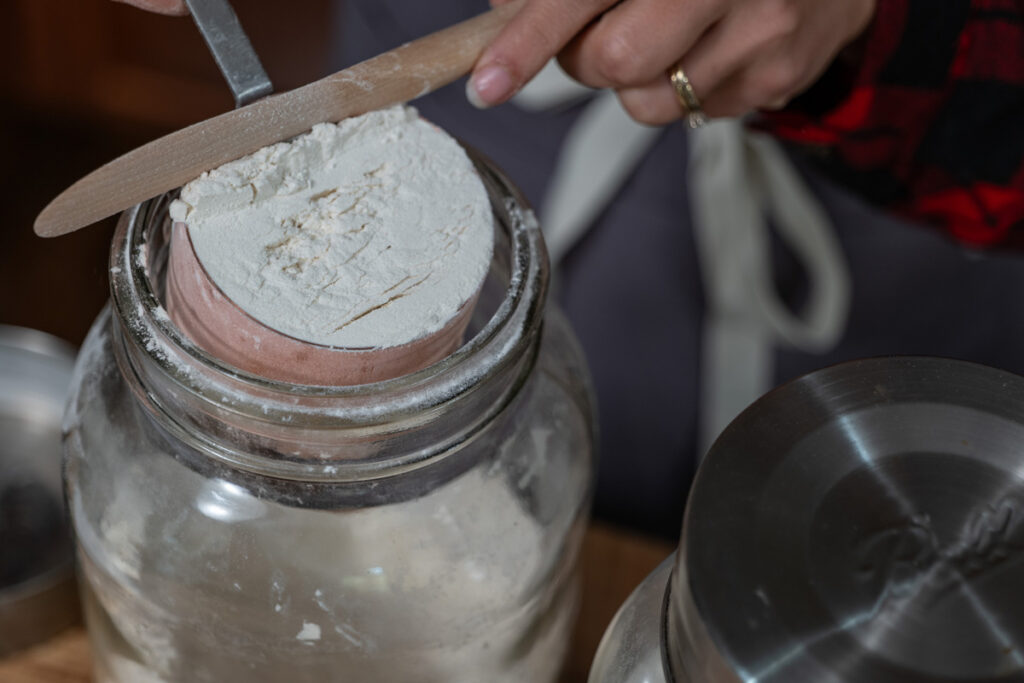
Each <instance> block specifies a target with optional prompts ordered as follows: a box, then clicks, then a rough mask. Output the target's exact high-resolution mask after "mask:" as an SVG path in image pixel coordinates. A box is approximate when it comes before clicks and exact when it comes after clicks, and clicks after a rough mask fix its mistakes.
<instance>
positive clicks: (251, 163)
mask: <svg viewBox="0 0 1024 683" xmlns="http://www.w3.org/2000/svg"><path fill="white" fill-rule="evenodd" d="M171 217H172V218H173V219H174V220H175V221H180V222H184V223H186V224H187V225H188V229H189V235H190V237H191V240H192V244H193V246H194V249H195V252H196V256H197V257H198V259H199V262H200V263H201V264H202V265H203V267H204V268H205V270H206V272H207V274H208V276H209V277H210V279H211V280H212V281H213V282H214V283H215V284H216V285H217V286H218V287H219V288H220V289H221V291H223V292H224V294H225V295H226V296H227V297H228V298H229V299H231V300H232V301H233V302H234V303H235V304H236V305H237V306H238V307H240V308H241V309H242V310H244V311H245V312H246V313H248V314H249V315H250V316H252V317H253V318H255V319H256V320H258V321H259V322H260V323H262V324H263V325H266V326H267V327H270V328H272V329H274V330H277V331H278V332H282V333H284V334H287V335H290V336H292V337H295V338H297V339H300V340H303V341H307V342H313V343H315V344H322V345H326V346H332V347H342V348H387V347H393V346H399V345H402V344H406V343H409V342H412V341H415V340H417V339H421V338H423V337H426V336H428V335H430V334H432V333H434V332H437V331H439V330H440V329H442V328H443V327H444V326H445V324H446V323H448V322H449V321H450V320H451V319H452V318H454V317H455V316H456V314H457V312H458V311H459V309H460V308H461V307H462V306H463V305H464V304H466V302H468V301H470V300H471V299H472V298H473V296H474V295H475V294H476V292H477V291H478V289H479V287H480V285H481V283H482V282H483V279H484V276H485V274H486V273H487V270H488V267H489V264H490V260H491V251H492V249H493V223H492V215H491V209H490V203H489V201H488V197H487V193H486V190H485V189H484V186H483V183H482V182H481V180H480V177H479V176H478V175H477V173H476V170H475V169H474V168H473V165H472V163H471V162H470V160H469V158H468V157H467V156H466V153H465V151H464V150H463V149H462V148H461V147H460V146H459V144H458V143H457V142H456V141H455V140H454V139H453V138H452V137H451V136H449V135H448V134H446V133H445V132H443V131H441V130H440V129H438V128H436V127H435V126H433V125H431V124H430V123H427V122H426V121H424V120H423V119H421V118H420V117H419V115H418V114H417V112H416V110H415V109H413V108H411V107H405V106H399V107H393V108H391V109H387V110H383V111H375V112H370V113H369V114H364V115H362V116H358V117H354V118H351V119H346V120H344V121H341V122H340V123H338V124H329V123H325V124H319V125H317V126H315V127H314V128H313V130H312V131H311V132H310V133H308V134H305V135H302V136H300V137H297V138H295V139H293V140H291V141H289V142H283V143H279V144H275V145H271V146H269V147H265V148H263V149H261V150H259V151H258V152H255V153H254V154H251V155H249V156H247V157H244V158H242V159H238V160H237V161H233V162H230V163H228V164H225V165H223V166H221V167H220V168H217V169H214V170H212V171H209V172H207V173H204V174H203V175H201V176H200V177H198V178H197V179H195V180H193V181H192V182H190V183H189V184H187V185H185V187H183V188H182V191H181V197H180V199H178V200H177V201H175V202H174V203H173V204H172V205H171Z"/></svg>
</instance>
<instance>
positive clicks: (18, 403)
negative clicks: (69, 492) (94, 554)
mask: <svg viewBox="0 0 1024 683" xmlns="http://www.w3.org/2000/svg"><path fill="white" fill-rule="evenodd" d="M73 365H74V353H73V350H72V349H71V347H70V346H68V345H67V344H65V343H64V342H62V341H60V340H58V339H56V338H54V337H51V336H49V335H47V334H43V333H42V332H37V331H35V330H29V329H25V328H20V327H9V326H5V325H0V656H2V655H5V654H8V653H11V652H13V651H15V650H19V649H21V648H24V647H27V646H29V645H32V644H34V643H37V642H39V641H42V640H45V639H46V638H49V637H50V636H52V635H54V634H55V633H57V632H58V631H60V630H62V629H63V628H65V627H67V626H69V625H71V624H73V623H75V622H76V621H77V619H78V599H77V595H76V592H75V584H74V571H73V553H72V549H71V548H72V546H71V541H70V537H69V534H68V530H67V527H66V523H65V520H66V515H65V514H64V510H63V503H62V500H63V497H62V495H61V426H60V425H61V415H62V413H63V409H64V399H65V396H66V394H67V390H68V386H69V384H70V381H71V375H72V369H73Z"/></svg>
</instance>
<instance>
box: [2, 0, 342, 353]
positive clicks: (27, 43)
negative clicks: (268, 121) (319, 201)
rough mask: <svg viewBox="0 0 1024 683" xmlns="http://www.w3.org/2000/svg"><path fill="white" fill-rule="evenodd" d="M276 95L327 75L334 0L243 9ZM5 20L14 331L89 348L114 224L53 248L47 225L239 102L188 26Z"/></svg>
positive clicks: (121, 15)
mask: <svg viewBox="0 0 1024 683" xmlns="http://www.w3.org/2000/svg"><path fill="white" fill-rule="evenodd" d="M234 5H235V9H236V11H237V13H238V15H239V18H240V20H241V22H242V25H243V26H244V27H245V30H246V31H247V32H248V34H249V37H250V38H251V40H252V43H253V45H254V47H255V48H256V51H257V53H258V54H259V55H260V57H261V59H262V60H263V65H264V67H265V68H266V70H267V73H268V74H269V75H270V77H271V79H272V80H273V83H274V86H275V89H277V90H287V89H291V88H294V87H296V86H299V85H302V84H304V83H306V82H308V81H311V80H314V79H316V78H319V77H321V76H324V75H326V73H327V54H328V41H329V38H330V28H331V23H332V22H331V5H332V3H331V2H330V0H303V1H302V2H301V3H298V5H299V6H301V8H302V10H301V11H298V12H297V11H295V10H294V7H295V5H290V4H289V5H288V7H287V8H286V7H285V3H281V2H275V1H274V0H244V1H242V2H236V3H234ZM0 6H2V7H3V11H4V16H3V20H2V21H0V51H2V53H0V54H2V57H3V63H4V68H3V69H0V188H2V189H0V192H2V194H0V324H12V325H23V326H27V327H34V328H37V329H40V330H44V331H46V332H50V333H51V334H55V335H57V336H59V337H62V338H64V339H66V340H68V341H70V342H72V343H74V344H79V343H80V342H81V340H82V338H83V337H84V336H85V333H86V331H87V330H88V328H89V324H90V323H91V321H92V320H93V318H95V316H96V314H97V312H98V311H99V309H100V308H101V307H102V305H103V303H104V301H106V299H107V278H106V264H107V249H108V247H109V244H110V235H111V232H112V231H113V227H114V219H113V218H111V219H108V220H106V221H103V222H102V223H98V224H96V225H94V226H92V227H90V228H88V229H85V230H81V231H79V232H77V233H74V234H71V235H67V236H65V237H60V238H57V239H50V240H44V239H41V238H39V237H36V236H35V234H34V233H33V232H32V222H33V220H34V219H35V216H36V214H37V213H38V212H39V211H40V210H41V209H42V208H43V206H45V205H46V203H47V202H48V201H49V200H50V199H52V198H53V197H54V196H55V195H57V194H58V193H59V192H60V191H61V190H63V189H64V188H65V187H67V186H68V185H70V184H71V183H72V182H74V181H75V180H77V179H78V178H79V177H81V176H82V175H84V174H86V173H88V172H89V171H91V170H93V169H94V168H96V167H97V166H100V165H101V164H103V163H105V162H107V161H109V160H111V159H113V158H115V157H117V156H118V155H120V154H123V153H124V152H127V151H129V150H131V149H133V148H134V147H137V146H139V145H140V144H142V143H144V142H146V141H148V140H151V139H153V138H156V137H159V136H161V135H163V134H165V133H168V132H170V131H172V130H175V129H177V128H181V127H182V126H185V125H188V124H190V123H194V122H196V121H200V120H202V119H205V118H208V117H210V116H213V115H215V114H218V113H220V112H223V111H226V110H228V109H231V108H232V106H233V101H232V98H231V95H230V92H229V91H228V88H227V86H226V85H225V83H224V81H223V79H222V78H221V76H220V73H219V72H218V71H217V67H216V65H215V64H214V62H213V58H212V57H211V56H210V53H209V51H208V50H207V49H206V46H205V45H204V44H203V42H202V38H201V37H200V36H199V32H198V31H197V30H196V28H195V26H194V25H193V23H192V20H191V19H190V18H188V17H166V16H159V15H153V14H149V13H147V12H143V11H141V10H138V9H135V8H134V7H129V6H127V5H122V4H120V3H115V2H111V1H110V0H6V1H5V2H4V3H2V5H0Z"/></svg>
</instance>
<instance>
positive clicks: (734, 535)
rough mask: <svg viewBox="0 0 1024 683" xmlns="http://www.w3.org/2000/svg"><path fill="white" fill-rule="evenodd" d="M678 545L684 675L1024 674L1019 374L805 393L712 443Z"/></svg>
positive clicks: (893, 375)
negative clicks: (679, 545)
mask: <svg viewBox="0 0 1024 683" xmlns="http://www.w3.org/2000/svg"><path fill="white" fill-rule="evenodd" d="M681 550H682V551H683V552H681V553H680V564H679V565H677V567H676V571H675V572H674V576H673V579H672V586H671V602H670V605H669V607H668V614H667V617H668V618H667V623H668V643H669V644H668V648H667V649H668V653H667V654H668V657H669V660H670V663H671V666H672V669H673V671H674V672H675V673H676V675H677V678H678V679H681V680H694V681H705V680H716V681H721V680H735V681H759V682H768V681H771V682H779V683H781V682H783V681H785V682H787V683H794V682H803V681H808V682H810V681H813V682H814V683H823V682H832V681H835V682H839V681H843V682H845V683H849V682H851V681H863V682H868V681H870V682H871V683H890V682H891V683H896V682H899V683H917V682H921V683H923V682H925V681H940V680H941V681H947V682H948V681H996V680H998V681H1011V680H1012V681H1019V680H1024V589H1022V588H1021V586H1024V379H1022V378H1020V377H1017V376H1015V375H1011V374H1009V373H1005V372H1001V371H997V370H993V369H991V368H986V367H983V366H979V365H974V364H970V363H964V362H959V361H951V360H942V359H931V358H888V359H873V360H864V361H856V362H852V363H845V364H843V365H839V366H836V367H832V368H828V369H825V370H822V371H819V372H815V373H812V374H810V375H808V376H805V377H803V378H801V379H799V380H797V381H795V382H792V383H790V384H788V385H786V386H784V387H782V388H780V389H778V390H776V391H774V392H772V393H770V394H768V395H767V396H765V397H764V398H762V399H761V400H759V401H758V402H757V403H755V404H754V405H753V406H751V408H749V409H748V410H747V411H746V412H745V413H743V414H742V415H741V416H740V417H739V418H737V419H736V420H735V421H734V422H733V423H732V425H730V426H729V428H728V429H727V430H726V431H725V432H724V433H723V435H722V436H721V438H720V439H719V440H718V442H717V443H716V444H715V446H714V447H713V448H712V450H711V452H710V453H709V455H708V456H707V459H706V461H705V463H704V465H703V466H702V469H701V471H700V473H699V474H698V477H697V480H696V483H695V485H694V490H693V493H692V495H691V499H690V503H689V509H688V512H687V518H686V522H685V525H684V537H683V542H682V544H681ZM709 675H710V676H711V678H709Z"/></svg>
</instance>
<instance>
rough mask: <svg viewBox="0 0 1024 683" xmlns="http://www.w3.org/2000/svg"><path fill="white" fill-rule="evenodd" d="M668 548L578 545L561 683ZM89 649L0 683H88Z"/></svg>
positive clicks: (627, 543) (600, 530) (3, 672)
mask: <svg viewBox="0 0 1024 683" xmlns="http://www.w3.org/2000/svg"><path fill="white" fill-rule="evenodd" d="M672 550H673V546H672V545H671V544H669V543H666V542H664V541H656V540H650V539H645V538H639V537H636V536H632V535H630V534H627V533H624V532H622V531H617V530H614V529H610V528H608V527H604V526H599V525H598V526H593V527H591V529H590V530H589V531H588V532H587V535H586V537H585V538H584V541H583V556H582V562H583V605H582V608H581V610H580V617H579V620H578V621H577V623H576V630H575V632H574V633H573V639H572V646H571V649H570V653H569V661H568V662H567V663H566V670H565V674H564V675H563V676H562V683H584V682H585V681H586V680H587V672H588V670H589V668H590V662H591V660H592V659H593V656H594V652H595V650H596V649H597V644H598V642H599V641H600V640H601V635H602V634H603V633H604V630H605V627H606V626H607V625H608V622H609V621H610V620H611V618H612V617H613V616H614V615H615V612H616V611H617V610H618V608H619V606H620V605H621V604H622V602H623V601H624V600H625V599H626V597H628V596H629V594H630V593H631V592H632V591H633V589H634V588H635V587H636V586H637V585H638V584H639V583H640V581H642V580H643V578H644V577H645V576H647V575H648V574H649V573H650V572H651V570H653V569H654V568H655V567H656V566H658V564H659V563H660V562H661V561H662V560H663V559H665V557H666V556H668V554H669V553H671V552H672ZM89 661H90V660H89V645H88V642H87V641H86V637H85V632H84V631H83V630H82V629H81V628H75V629H71V630H70V631H67V632H65V633H64V634H63V635H60V636H58V637H56V638H54V639H53V640H51V641H49V642H47V643H44V644H43V645H39V646H37V647H35V648H33V649H31V650H27V651H25V652H23V653H20V654H17V655H14V656H13V657H11V658H9V659H6V660H0V681H2V682H3V683H88V682H89V681H91V680H92V679H91V676H90V675H89Z"/></svg>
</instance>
